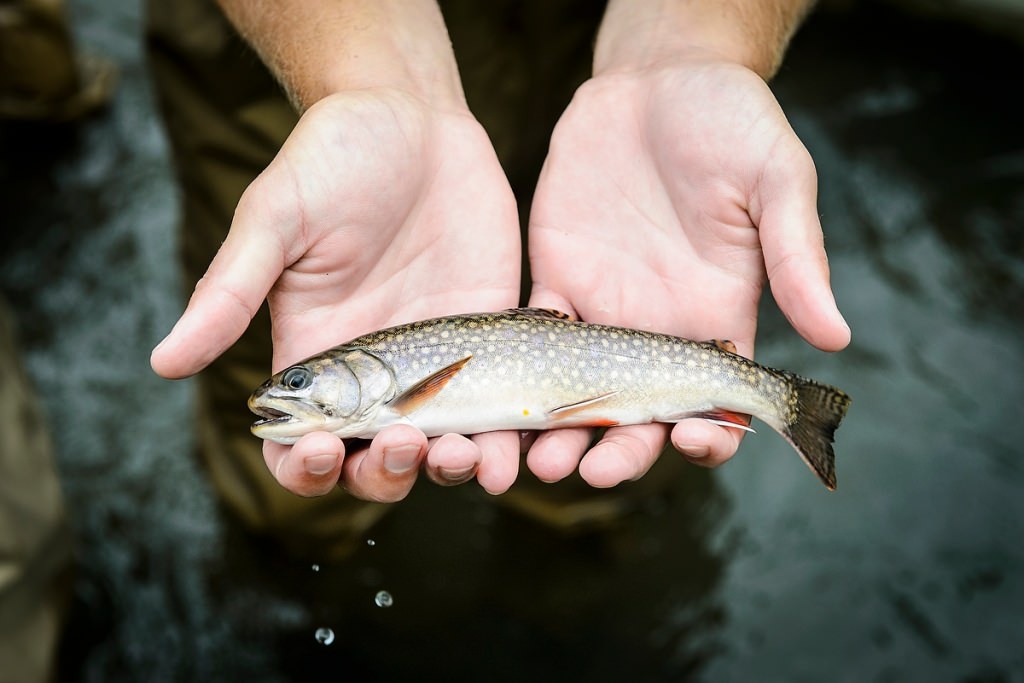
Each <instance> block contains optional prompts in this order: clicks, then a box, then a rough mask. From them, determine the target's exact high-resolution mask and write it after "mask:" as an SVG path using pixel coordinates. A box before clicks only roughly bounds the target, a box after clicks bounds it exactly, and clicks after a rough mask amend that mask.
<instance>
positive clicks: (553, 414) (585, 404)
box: [548, 390, 621, 427]
mask: <svg viewBox="0 0 1024 683" xmlns="http://www.w3.org/2000/svg"><path fill="white" fill-rule="evenodd" d="M619 393H621V392H620V391H619V390H616V391H609V392H607V393H604V394H598V395H597V396H591V397H590V398H587V399H584V400H582V401H576V402H575V403H566V404H565V405H564V406H558V407H557V408H554V409H552V410H549V411H548V419H549V420H550V421H551V422H552V423H557V422H562V421H565V420H572V422H573V424H579V425H580V426H583V424H582V423H581V422H580V420H579V419H578V417H579V415H580V413H583V412H585V411H587V410H590V409H591V408H594V407H599V406H600V405H601V403H603V402H604V401H606V400H608V399H610V398H612V397H613V396H616V395H617V394H619ZM615 424H618V423H617V422H615V421H614V420H605V419H603V418H601V417H599V416H598V417H595V418H594V419H593V420H588V421H586V425H587V426H591V427H611V426H612V425H615Z"/></svg>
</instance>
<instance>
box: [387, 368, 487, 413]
mask: <svg viewBox="0 0 1024 683" xmlns="http://www.w3.org/2000/svg"><path fill="white" fill-rule="evenodd" d="M472 357H473V356H472V355H469V356H466V357H465V358H463V359H462V360H459V361H455V362H454V363H452V364H451V365H449V366H446V367H443V368H441V369H440V370H438V371H437V372H432V373H431V374H429V375H427V376H426V377H424V378H423V379H421V380H420V381H419V382H416V384H413V385H412V386H411V387H409V388H408V389H406V390H405V391H403V392H402V393H401V394H399V395H398V396H396V397H395V398H394V400H392V401H391V402H390V403H389V404H388V405H390V406H391V408H393V409H394V410H395V412H397V413H399V414H400V415H408V414H409V413H412V412H414V411H416V410H419V409H420V408H422V407H423V406H424V405H425V404H426V403H427V402H428V401H429V400H430V399H432V398H434V397H435V396H437V394H438V392H440V391H441V390H442V389H444V386H445V385H446V384H448V381H449V380H451V378H452V377H454V376H455V375H456V373H458V371H459V370H461V369H462V368H463V367H464V366H465V365H466V363H468V362H469V359H470V358H472Z"/></svg>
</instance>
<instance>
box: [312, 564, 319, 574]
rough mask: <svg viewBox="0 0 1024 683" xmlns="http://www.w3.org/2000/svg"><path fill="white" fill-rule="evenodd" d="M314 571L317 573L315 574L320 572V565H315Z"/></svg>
mask: <svg viewBox="0 0 1024 683" xmlns="http://www.w3.org/2000/svg"><path fill="white" fill-rule="evenodd" d="M313 571H315V572H318V571H320V565H318V564H314V565H313Z"/></svg>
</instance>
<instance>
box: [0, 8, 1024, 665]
mask: <svg viewBox="0 0 1024 683" xmlns="http://www.w3.org/2000/svg"><path fill="white" fill-rule="evenodd" d="M72 9H73V10H74V13H75V16H76V19H77V20H78V28H79V30H80V33H81V35H82V40H83V42H84V43H85V44H87V45H89V46H92V48H93V49H94V50H96V51H101V52H103V53H104V54H107V55H110V56H113V57H115V58H116V59H118V60H119V61H120V62H121V65H122V72H123V73H122V76H123V81H122V87H121V88H120V89H119V91H118V94H117V99H116V101H115V103H114V107H113V109H112V110H111V111H110V112H109V113H108V114H107V115H105V116H103V117H101V118H99V119H96V120H93V121H91V122H89V123H87V124H86V125H84V126H82V127H81V128H80V130H79V131H78V132H77V133H72V134H64V135H56V134H54V133H53V132H52V131H40V130H38V129H32V128H28V129H4V131H3V135H4V138H3V152H4V156H3V157H2V161H0V221H2V227H3V230H2V234H3V240H4V249H3V250H2V251H3V253H2V254H0V283H2V285H3V289H4V292H5V294H6V296H7V297H8V299H9V300H10V301H11V303H12V305H13V306H14V308H15V309H16V310H17V311H18V314H19V322H20V324H21V329H22V334H23V338H24V345H25V347H26V350H27V358H26V362H27V364H28V367H29V370H30V372H31V374H32V376H33V377H34V379H35V381H36V383H37V386H38V389H39V391H40V393H41V394H42V396H43V398H44V399H45V402H46V405H47V407H48V411H49V416H50V420H51V423H52V425H53V429H54V432H55V439H56V442H57V445H58V448H59V462H60V467H61V472H62V478H63V481H64V485H65V490H66V494H67V499H68V504H69V506H70V508H71V511H72V520H73V524H74V527H75V530H76V532H77V535H78V538H79V545H78V550H77V558H78V561H79V578H78V581H77V584H76V596H75V609H74V613H73V619H72V624H71V629H70V633H69V636H68V639H67V644H66V647H65V652H64V663H63V668H64V670H65V672H66V675H67V679H68V680H72V681H138V680H147V681H163V680H252V681H284V680H294V679H296V678H298V677H300V676H304V677H313V676H324V677H327V678H329V679H331V680H334V679H339V678H344V679H349V680H367V679H388V678H404V679H428V680H429V679H448V680H511V679H519V678H523V677H525V676H530V677H532V678H534V679H539V680H583V679H587V680H623V679H635V680H680V679H682V680H707V681H753V680H778V681H1015V680H1024V624H1022V619H1024V544H1022V533H1021V522H1020V520H1021V519H1022V516H1024V496H1022V495H1021V490H1022V487H1024V463H1022V460H1021V457H1020V456H1021V451H1022V448H1024V446H1022V444H1024V419H1022V415H1021V405H1022V399H1024V390H1022V388H1021V378H1024V349H1022V343H1021V338H1022V331H1024V330H1022V327H1024V324H1022V315H1021V314H1022V311H1024V265H1022V264H1024V258H1022V257H1024V230H1022V224H1024V129H1022V125H1021V122H1022V121H1024V103H1022V102H1021V100H1020V98H1018V97H1012V96H1010V94H1011V93H1012V92H1014V91H1015V90H1016V88H1017V86H1018V83H1017V80H1019V76H1020V73H1021V65H1022V56H1024V50H1022V48H1021V44H1018V43H1013V42H1008V41H1006V40H1004V39H1002V38H999V37H995V36H992V35H988V34H985V33H980V32H976V31H974V30H972V29H970V28H967V27H964V26H954V25H947V24H942V23H934V22H931V23H929V22H925V21H922V20H915V19H909V18H906V17H903V16H901V15H899V14H894V13H891V12H887V11H883V10H879V9H877V8H874V9H872V8H869V9H862V10H859V11H856V12H850V13H831V12H823V13H819V14H818V15H817V16H815V17H814V18H813V19H812V20H811V22H810V23H809V24H808V25H807V26H806V27H805V29H804V30H803V31H802V32H801V33H800V35H799V36H798V37H797V39H796V41H795V43H794V46H793V48H792V50H791V52H790V56H789V58H788V60H787V62H786V65H785V67H784V69H783V71H782V73H781V74H780V76H779V77H778V79H777V80H776V82H775V83H774V84H773V88H774V89H775V91H776V93H777V94H778V96H779V98H780V100H781V102H782V104H783V106H784V108H785V109H786V111H787V113H788V115H789V116H790V119H791V121H792V123H793V125H794V127H795V128H796V130H797V132H798V133H799V134H800V136H801V138H802V139H803V140H804V142H805V144H806V145H807V146H808V148H809V149H810V151H811V153H812V154H813V156H814V158H815V161H816V163H817V166H818V171H819V175H820V192H821V196H820V210H821V213H822V216H823V224H824V226H825V230H826V235H827V244H828V247H829V253H830V258H831V264H832V271H833V283H834V286H835V290H836V294H837V297H838V299H839V302H840V306H841V308H842V309H843V311H844V312H845V314H846V316H847V319H848V320H849V322H850V324H851V326H852V328H853V330H854V342H853V345H852V346H851V348H850V349H849V350H848V351H846V352H843V353H841V354H838V355H827V354H822V353H819V352H816V351H814V350H812V349H811V348H810V347H809V346H808V345H806V344H805V343H804V342H802V341H800V340H799V339H798V338H797V337H796V335H795V333H793V332H792V331H791V330H790V329H789V328H788V326H787V325H786V323H785V321H784V320H782V318H781V316H779V315H778V313H777V312H776V311H775V310H774V309H772V308H771V307H770V306H766V309H765V311H764V314H763V316H762V319H763V323H762V329H761V334H760V338H759V356H760V359H761V360H762V361H764V362H766V363H768V364H770V365H775V366H779V367H786V368H790V369H793V370H799V371H800V372H801V373H803V374H807V375H810V376H813V377H817V378H820V379H822V380H825V381H829V382H833V383H835V384H837V385H839V386H841V387H843V388H844V389H846V390H847V391H848V392H849V393H850V394H851V395H852V396H853V397H854V403H853V407H852V409H851V411H850V415H849V417H848V419H847V422H846V423H845V424H844V426H843V428H842V429H841V430H840V432H839V434H838V442H837V451H838V453H839V462H838V470H839V482H840V484H839V489H838V491H836V492H835V493H828V492H826V491H824V490H823V489H822V488H821V486H820V484H819V483H818V482H817V481H816V480H815V478H814V477H813V476H811V474H810V473H809V472H808V471H807V470H806V468H805V467H803V466H802V465H801V464H800V463H799V461H798V460H797V459H796V458H795V457H793V455H792V453H791V452H790V450H789V447H788V446H787V445H786V444H785V443H784V442H782V440H781V439H778V438H776V437H775V436H774V435H772V434H771V433H770V432H768V431H767V430H762V432H763V433H762V434H760V435H759V436H757V437H753V438H749V439H747V440H746V441H745V443H744V446H743V448H742V449H741V452H740V454H739V455H738V456H737V457H736V458H734V459H733V460H732V461H731V462H730V463H729V464H728V465H727V466H725V467H723V468H721V469H719V470H718V471H715V472H712V473H708V472H705V471H703V470H699V469H697V468H693V469H692V470H687V476H686V477H685V478H684V479H683V480H681V481H680V482H679V486H678V490H677V491H675V492H674V494H673V495H672V496H668V497H665V498H658V499H652V500H651V501H650V503H649V505H648V506H647V507H646V508H645V509H643V510H640V511H638V512H637V514H635V515H634V516H632V517H630V518H628V519H627V520H624V522H623V524H622V526H621V528H619V529H617V530H615V531H614V532H613V533H609V534H602V535H593V536H589V537H584V538H579V539H568V538H561V537H557V536H554V535H552V534H550V533H548V532H546V531H545V530H544V529H542V528H540V527H538V526H535V525H533V524H531V523H530V522H527V521H524V520H521V519H518V518H515V517H513V516H511V515H509V514H507V513H504V512H502V511H501V510H499V509H497V508H495V507H494V506H492V505H489V504H487V501H486V500H485V497H484V496H483V495H479V494H477V493H476V491H475V490H474V488H473V487H472V486H466V487H462V488H459V489H439V488H437V487H434V486H432V485H430V484H429V483H426V482H424V483H421V484H420V485H419V486H417V488H416V490H415V491H414V493H413V495H412V496H411V497H410V499H409V500H408V501H406V502H404V503H402V504H401V505H399V506H398V507H397V510H396V511H395V513H394V514H393V515H392V516H391V517H389V518H388V519H387V520H386V521H385V522H384V523H383V524H382V525H381V527H380V528H379V529H377V530H375V532H374V534H373V537H372V539H368V540H372V541H373V542H374V543H373V545H370V544H367V545H366V546H365V547H362V548H361V549H360V550H359V551H358V553H357V554H356V556H355V557H354V558H353V559H352V561H351V562H348V563H345V564H343V565H331V564H328V563H326V562H322V563H319V564H318V566H317V567H314V566H313V564H312V563H311V562H309V561H306V560H302V561H299V560H295V559H289V558H287V557H281V556H280V555H278V554H276V553H275V552H273V550H272V549H268V548H265V547H262V546H261V545H260V544H258V543H257V542H255V541H253V540H252V539H249V538H246V537H245V535H244V534H242V533H241V532H240V531H239V530H237V529H236V528H234V526H233V525H232V523H231V522H230V520H228V519H227V518H225V517H223V515H222V514H221V513H220V511H219V510H218V508H217V505H216V503H215V502H214V500H213V498H212V495H211V493H210V489H209V486H208V484H207V483H206V482H205V480H204V479H203V476H202V474H201V472H199V471H198V469H197V467H196V466H195V464H194V462H193V460H192V458H191V457H190V448H191V443H192V442H191V434H190V431H189V429H188V425H189V410H190V390H189V385H188V383H178V384H174V383H168V382H164V381H161V380H159V379H158V378H156V377H155V376H153V375H152V374H151V373H150V371H149V369H148V355H149V349H150V347H151V346H152V344H153V343H154V342H155V341H157V340H158V339H159V338H160V336H161V335H162V334H163V333H164V332H165V331H166V330H167V329H169V327H170V325H171V324H172V322H173V320H174V317H175V315H176V314H177V312H178V311H179V309H180V306H181V301H180V298H179V296H178V292H179V289H178V280H177V274H176V271H175V267H174V253H175V245H174V237H173V235H174V224H175V221H176V213H175V212H176V206H175V197H174V193H175V190H174V187H173V184H172V178H171V174H170V169H169V166H168V158H167V154H168V150H167V145H166V142H165V141H164V139H163V137H162V133H161V131H160V127H159V123H158V121H157V120H156V118H155V113H154V108H153V104H152V102H151V100H150V92H149V89H148V84H147V81H146V74H145V69H144V67H143V64H142V60H141V52H140V46H139V42H138V36H139V16H138V8H137V7H136V6H135V5H134V4H129V5H127V6H121V5H119V4H116V3H109V6H108V3H104V2H102V1H101V0H79V1H78V2H75V3H73V4H72ZM869 36H870V40H868V37H869ZM869 43H870V47H869ZM993 69H996V71H997V72H998V73H1005V74H1012V76H1010V78H1011V81H1012V82H1010V81H1007V82H1006V83H1004V85H1003V86H1001V87H992V86H991V85H989V83H990V81H989V74H992V73H995V72H993ZM12 131H13V132H12ZM381 590H385V591H388V592H389V593H390V594H391V596H392V597H393V605H392V606H391V607H387V608H382V607H378V606H377V605H376V604H375V602H374V597H375V595H377V593H378V591H381ZM321 627H323V628H330V629H331V630H332V631H333V634H334V636H335V637H334V640H333V642H332V643H331V644H330V645H321V644H319V643H317V641H316V639H315V638H314V634H315V632H316V630H317V629H318V628H321Z"/></svg>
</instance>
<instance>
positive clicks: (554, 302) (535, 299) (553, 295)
mask: <svg viewBox="0 0 1024 683" xmlns="http://www.w3.org/2000/svg"><path fill="white" fill-rule="evenodd" d="M529 305H530V306H531V307H533V308H553V309H554V310H556V311H561V312H562V313H568V314H569V315H571V316H572V317H573V318H576V319H577V320H578V319H579V317H580V316H579V314H578V313H577V312H576V309H575V308H574V307H573V305H572V304H571V303H570V302H569V299H567V298H566V297H564V296H562V295H561V294H559V293H558V292H556V291H555V290H553V289H548V288H547V287H545V286H544V285H542V284H540V283H538V282H536V281H535V282H534V283H533V291H531V292H530V303H529Z"/></svg>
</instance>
